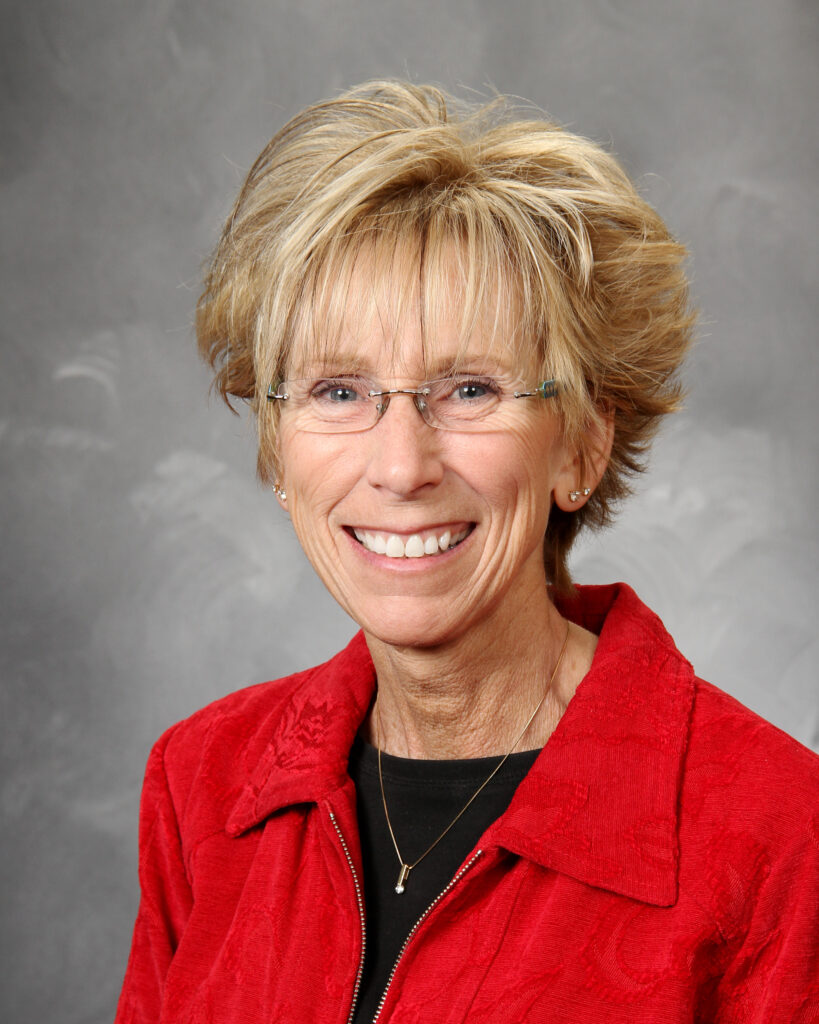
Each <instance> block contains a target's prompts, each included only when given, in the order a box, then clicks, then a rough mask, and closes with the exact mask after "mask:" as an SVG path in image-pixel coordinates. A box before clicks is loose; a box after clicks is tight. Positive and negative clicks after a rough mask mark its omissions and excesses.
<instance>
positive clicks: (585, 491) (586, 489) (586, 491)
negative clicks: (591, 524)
mask: <svg viewBox="0 0 819 1024" xmlns="http://www.w3.org/2000/svg"><path fill="white" fill-rule="evenodd" d="M581 494H582V495H583V497H584V498H588V496H589V495H590V494H591V487H584V488H583V489H582V490H580V491H569V501H577V500H578V499H579V497H580V495H581Z"/></svg>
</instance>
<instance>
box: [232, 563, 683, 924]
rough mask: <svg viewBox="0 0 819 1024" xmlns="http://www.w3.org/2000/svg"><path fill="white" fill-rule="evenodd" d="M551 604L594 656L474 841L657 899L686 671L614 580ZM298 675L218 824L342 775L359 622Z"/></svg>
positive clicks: (360, 659) (365, 686)
mask: <svg viewBox="0 0 819 1024" xmlns="http://www.w3.org/2000/svg"><path fill="white" fill-rule="evenodd" d="M558 606H559V608H560V611H561V613H562V614H563V615H565V616H566V617H567V618H569V619H571V620H572V621H574V622H577V623H578V624H580V625H582V626H584V627H586V628H587V629H590V630H592V631H593V632H595V633H597V634H598V635H599V641H598V645H597V650H596V652H595V657H594V662H593V664H592V667H591V669H590V671H589V672H588V674H587V675H586V677H585V678H584V679H583V681H582V682H581V683H580V685H579V686H578V688H577V692H576V693H575V695H574V697H573V698H572V700H571V701H570V703H569V706H568V708H567V709H566V712H565V714H564V715H563V717H562V719H561V720H560V722H559V723H558V726H557V728H556V730H555V732H554V733H553V734H552V736H551V737H550V739H549V741H548V743H547V744H546V746H545V747H544V749H543V752H542V753H541V755H540V757H539V758H538V759H537V761H536V762H535V765H534V767H533V768H532V770H531V771H530V772H529V774H528V775H527V776H526V778H525V779H524V781H523V782H522V783H521V785H520V786H519V787H518V790H517V792H516V794H515V797H514V799H513V800H512V803H511V804H510V806H509V808H508V810H507V811H506V813H505V814H504V815H503V816H502V817H501V818H500V819H499V820H498V821H497V822H496V823H495V824H494V825H493V826H492V827H491V828H490V829H489V831H488V832H487V834H486V836H485V837H484V842H483V843H482V845H483V846H484V847H485V848H486V847H488V846H492V845H497V846H501V847H504V848H505V849H508V850H510V851H511V852H513V853H517V854H519V855H520V856H522V857H526V858H528V859H529V860H532V861H534V862H536V863H538V864H541V865H542V866H544V867H548V868H552V869H554V870H557V871H560V872H562V873H563V874H566V875H570V876H572V877H573V878H576V879H578V880H579V881H581V882H585V883H587V884H589V885H593V886H596V887H598V888H603V889H607V890H610V891H612V892H616V893H619V894H621V895H623V896H629V897H631V898H634V899H639V900H642V901H644V902H647V903H652V904H655V905H657V906H670V905H671V904H673V903H674V902H675V900H676V897H677V867H678V849H677V807H678V802H679V789H680V784H681V774H682V765H683V759H684V755H685V748H686V743H687V738H688V722H689V717H690V713H691V707H692V703H693V697H694V673H693V670H692V668H691V666H690V665H689V663H688V662H687V661H686V660H685V659H684V658H683V657H682V655H681V654H680V653H679V652H678V651H677V649H676V648H675V646H674V643H673V641H672V640H671V637H670V636H669V635H668V633H667V632H666V630H665V629H664V627H663V625H662V623H661V622H660V620H659V619H658V618H657V616H656V615H654V613H653V612H651V611H650V610H649V609H648V608H647V607H646V606H645V605H644V604H642V602H641V601H640V600H639V599H638V598H637V596H636V595H635V594H634V592H633V591H632V590H631V589H630V588H629V587H628V586H626V585H625V584H622V583H621V584H613V585H611V586H606V587H581V588H578V596H577V597H576V598H573V599H571V600H563V601H558ZM298 682H299V683H300V685H296V686H294V687H293V689H292V693H291V696H290V699H289V702H288V704H287V707H286V709H285V711H284V712H283V713H282V712H281V710H279V712H277V714H276V719H277V720H276V722H275V723H274V724H272V725H271V731H270V735H271V741H270V743H269V744H268V746H267V749H266V751H265V754H264V755H263V757H262V758H261V760H260V762H259V764H258V766H257V768H256V769H255V771H254V772H253V774H252V776H251V778H250V781H249V783H248V785H247V786H246V787H245V789H244V791H243V792H242V795H241V796H240V798H239V800H238V802H237V803H236V805H235V807H234V809H233V812H232V814H231V816H230V818H229V821H228V825H227V831H228V832H229V834H231V835H238V834H240V833H241V832H244V831H246V830H247V829H249V828H252V827H253V826H254V825H257V824H259V823H260V822H261V821H263V820H264V819H265V818H266V817H268V816H269V815H270V814H272V813H274V812H275V811H277V810H279V809H281V808H282V807H284V806H288V805H290V804H294V803H305V802H314V801H318V800H321V799H323V798H325V797H326V796H328V795H329V794H330V793H331V792H333V791H334V790H336V789H338V788H339V787H341V786H343V785H344V784H345V783H346V782H347V759H348V756H349V751H350V748H351V746H352V744H353V740H354V738H355V734H356V732H357V730H358V727H359V725H360V723H361V722H362V720H363V718H364V716H365V714H366V712H367V708H368V706H369V704H370V701H371V700H372V695H373V691H374V687H375V673H374V669H373V665H372V661H371V659H370V656H369V652H368V650H367V646H366V643H365V641H364V637H363V634H361V633H359V634H357V635H356V636H355V637H354V638H353V640H352V641H351V643H350V644H349V645H348V646H347V647H346V648H345V649H344V650H343V651H342V652H341V653H340V654H338V655H336V657H335V658H333V659H331V660H330V661H329V662H327V663H325V664H324V665H321V666H319V667H318V668H316V669H313V670H311V671H310V672H307V673H304V674H303V676H301V677H298Z"/></svg>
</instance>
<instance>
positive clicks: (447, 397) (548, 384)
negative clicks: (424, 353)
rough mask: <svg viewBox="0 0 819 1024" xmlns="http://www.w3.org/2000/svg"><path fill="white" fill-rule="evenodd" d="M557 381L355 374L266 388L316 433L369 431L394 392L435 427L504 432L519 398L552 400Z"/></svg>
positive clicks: (302, 426)
mask: <svg viewBox="0 0 819 1024" xmlns="http://www.w3.org/2000/svg"><path fill="white" fill-rule="evenodd" d="M556 394H557V383H556V381H555V380H554V379H550V380H544V381H541V383H540V384H538V385H536V386H534V387H532V388H530V389H527V390H514V389H513V388H512V387H510V386H508V385H505V384H504V383H502V382H501V381H499V380H498V379H497V378H494V377H485V376H472V375H463V376H459V375H455V376H451V377H443V378H441V379H440V380H428V381H425V382H424V383H423V384H420V385H419V386H418V387H417V388H384V387H382V386H381V385H380V384H379V383H378V382H377V381H373V380H370V379H368V378H367V377H361V376H357V375H350V376H347V375H341V376H339V377H310V378H301V379H298V380H285V381H282V382H281V383H280V384H278V385H277V386H276V387H273V385H271V386H270V387H269V388H268V392H267V400H268V401H269V402H280V403H281V408H282V415H286V416H287V417H288V418H291V417H292V422H293V426H294V427H296V429H298V430H303V431H306V432H307V433H312V434H345V433H355V432H356V431H362V430H370V429H372V427H374V426H375V425H376V423H378V421H379V420H380V419H381V417H382V416H383V415H384V413H385V412H386V411H387V409H388V408H389V404H390V400H391V399H392V398H393V397H394V396H395V395H408V396H409V397H410V398H411V399H412V401H413V404H414V405H415V408H416V409H417V410H418V412H419V413H420V414H421V416H422V417H423V419H424V422H425V423H427V424H428V425H429V426H430V427H435V428H436V429H437V430H454V431H463V432H470V431H474V432H479V431H481V430H502V429H504V426H505V425H506V423H507V422H508V417H509V414H510V410H511V409H512V408H513V407H514V403H515V400H516V399H519V398H554V396H555V395H556Z"/></svg>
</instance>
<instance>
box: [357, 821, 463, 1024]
mask: <svg viewBox="0 0 819 1024" xmlns="http://www.w3.org/2000/svg"><path fill="white" fill-rule="evenodd" d="M339 835H341V833H339ZM342 842H344V840H342ZM482 853H483V850H476V851H475V853H474V854H473V855H472V856H471V857H470V858H469V860H468V861H467V862H466V864H464V866H463V867H462V868H461V869H460V871H458V873H457V874H456V875H455V876H454V877H453V878H452V881H451V882H450V883H449V884H448V885H447V887H446V888H445V889H444V890H443V891H442V892H439V893H438V895H437V896H436V897H435V899H434V900H433V901H432V903H430V905H429V906H428V907H427V909H426V910H425V911H424V912H423V914H421V916H420V917H419V918H418V920H417V921H416V922H415V924H414V925H413V926H412V928H411V929H410V932H409V935H408V936H407V937H406V939H405V940H404V945H403V946H402V947H401V950H400V952H399V954H398V959H397V960H396V961H395V963H394V964H393V965H392V970H391V971H390V976H389V978H387V987H386V988H385V989H384V991H383V993H382V994H381V1000H380V1002H379V1004H378V1009H377V1010H376V1011H375V1016H374V1017H373V1024H377V1022H378V1018H379V1017H380V1016H381V1011H382V1010H383V1009H384V1003H385V1002H386V1001H387V993H388V992H389V990H390V985H392V979H393V978H394V977H395V972H396V971H397V970H398V965H399V964H400V963H401V957H403V955H404V953H405V952H406V951H407V946H408V945H409V944H410V942H411V941H412V937H413V935H415V933H416V932H417V931H418V929H419V928H420V927H421V925H422V924H423V923H424V921H425V920H426V919H427V917H429V915H430V913H431V912H432V911H433V910H434V909H435V908H436V907H437V906H438V904H439V903H440V902H441V900H442V899H443V898H444V896H446V894H447V893H448V892H449V891H450V890H451V889H452V887H453V886H455V885H457V884H458V882H459V881H460V880H461V879H462V878H463V876H464V875H465V874H466V873H467V871H469V869H470V868H471V867H472V865H473V864H474V863H475V861H476V860H477V859H478V858H479V857H480V856H481V854H482ZM351 866H352V865H351ZM347 1024H349V1021H348V1022H347Z"/></svg>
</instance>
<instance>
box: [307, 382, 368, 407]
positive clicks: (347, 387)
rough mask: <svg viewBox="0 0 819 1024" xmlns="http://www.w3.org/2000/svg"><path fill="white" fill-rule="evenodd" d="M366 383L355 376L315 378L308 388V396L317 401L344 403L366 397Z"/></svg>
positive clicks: (335, 403)
mask: <svg viewBox="0 0 819 1024" xmlns="http://www.w3.org/2000/svg"><path fill="white" fill-rule="evenodd" d="M367 390H368V385H367V384H366V382H365V381H362V380H359V379H357V378H349V377H342V378H332V379H326V380H325V379H322V380H317V381H315V382H314V383H313V385H312V387H311V388H310V397H311V398H313V399H315V400H316V401H318V402H322V403H330V404H332V405H345V404H347V403H350V402H357V401H359V400H361V399H364V400H366V398H367Z"/></svg>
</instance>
